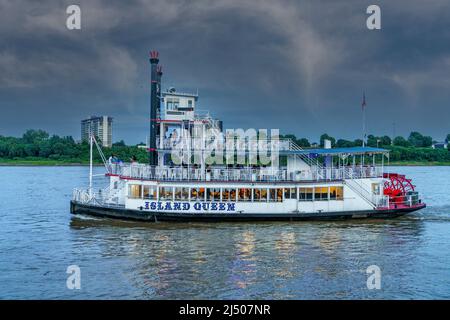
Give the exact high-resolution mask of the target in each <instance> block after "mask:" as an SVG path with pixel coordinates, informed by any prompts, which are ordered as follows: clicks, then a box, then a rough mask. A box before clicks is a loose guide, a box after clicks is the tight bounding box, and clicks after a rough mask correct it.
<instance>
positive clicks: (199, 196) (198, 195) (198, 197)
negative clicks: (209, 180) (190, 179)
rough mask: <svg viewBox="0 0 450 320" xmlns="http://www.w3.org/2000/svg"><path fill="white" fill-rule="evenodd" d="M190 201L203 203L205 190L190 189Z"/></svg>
mask: <svg viewBox="0 0 450 320" xmlns="http://www.w3.org/2000/svg"><path fill="white" fill-rule="evenodd" d="M191 200H193V201H205V188H192V189H191Z"/></svg>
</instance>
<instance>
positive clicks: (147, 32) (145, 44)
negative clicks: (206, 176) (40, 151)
mask: <svg viewBox="0 0 450 320" xmlns="http://www.w3.org/2000/svg"><path fill="white" fill-rule="evenodd" d="M375 3H376V4H378V5H380V7H381V9H382V30H380V31H369V30H368V29H367V28H366V18H367V15H366V13H365V10H366V8H367V6H368V5H370V4H375ZM70 4H73V2H72V1H6V0H0V39H2V40H1V42H0V108H1V112H2V115H1V117H0V134H20V133H21V132H22V131H23V130H25V129H27V128H30V127H34V128H44V129H47V130H49V131H51V132H56V133H58V134H70V135H74V136H75V137H76V138H78V137H79V120H80V119H81V118H83V117H85V116H88V115H90V114H108V115H112V116H113V117H115V134H114V135H115V140H118V139H122V138H124V139H125V140H127V141H128V142H139V141H142V140H144V139H145V135H146V133H147V127H148V126H147V122H146V119H147V118H148V112H149V111H148V108H149V107H148V101H149V96H148V95H149V90H148V84H149V65H148V55H147V53H148V51H149V50H150V49H158V50H159V51H160V58H161V64H162V65H163V68H164V76H163V84H164V86H169V85H173V86H176V87H178V88H180V89H185V90H192V91H196V90H197V89H198V90H199V93H200V103H201V106H200V108H201V109H209V110H210V111H211V112H212V113H213V114H214V115H216V116H218V117H220V118H223V120H224V121H225V125H226V126H227V127H243V128H246V127H257V128H280V129H281V132H284V133H287V132H292V133H295V134H297V135H298V136H306V137H309V138H312V139H314V140H317V136H318V135H319V134H320V133H322V132H325V131H326V132H328V133H329V134H333V135H336V136H339V137H348V138H356V137H358V136H359V135H360V127H361V125H360V118H361V112H360V102H361V95H362V91H363V90H364V91H366V96H367V101H368V107H367V112H368V118H369V120H368V127H369V131H371V132H373V133H376V134H391V132H392V129H391V128H392V122H393V121H395V122H396V123H397V133H399V134H407V133H408V132H409V131H411V130H419V131H422V132H423V133H426V134H431V135H433V136H434V138H435V139H438V140H441V139H442V138H443V136H444V134H446V133H448V132H450V127H449V123H450V115H449V113H448V112H447V109H448V108H447V104H448V102H449V101H450V94H449V92H450V91H449V89H450V80H449V76H448V75H449V71H450V53H449V46H450V45H449V43H450V42H449V40H450V28H449V21H450V10H449V9H450V5H449V3H448V1H444V0H434V1H427V2H424V1H419V0H412V1H396V2H393V1H361V0H354V1H345V2H343V1H342V2H338V1H311V0H310V1H288V0H287V1H273V0H262V1H240V0H224V1H167V0H151V1H144V0H134V1H93V0H89V1H78V3H77V4H79V5H80V6H81V10H82V30H81V31H70V30H67V28H66V26H65V20H66V17H67V16H66V14H65V9H66V7H67V6H68V5H70Z"/></svg>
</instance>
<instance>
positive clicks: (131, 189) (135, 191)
mask: <svg viewBox="0 0 450 320" xmlns="http://www.w3.org/2000/svg"><path fill="white" fill-rule="evenodd" d="M141 192H142V185H140V184H130V185H128V197H129V198H134V199H137V198H141Z"/></svg>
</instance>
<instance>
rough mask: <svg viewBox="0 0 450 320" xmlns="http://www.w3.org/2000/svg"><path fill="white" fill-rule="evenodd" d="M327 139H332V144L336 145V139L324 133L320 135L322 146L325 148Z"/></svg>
mask: <svg viewBox="0 0 450 320" xmlns="http://www.w3.org/2000/svg"><path fill="white" fill-rule="evenodd" d="M325 140H330V141H331V146H332V147H334V146H335V145H336V139H335V138H333V137H331V136H329V135H328V134H326V133H324V134H322V135H321V136H320V146H321V147H322V148H323V147H324V145H325Z"/></svg>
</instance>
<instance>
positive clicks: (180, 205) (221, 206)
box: [144, 201, 236, 211]
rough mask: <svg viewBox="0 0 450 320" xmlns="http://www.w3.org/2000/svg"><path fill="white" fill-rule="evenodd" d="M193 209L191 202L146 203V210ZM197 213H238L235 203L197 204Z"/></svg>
mask: <svg viewBox="0 0 450 320" xmlns="http://www.w3.org/2000/svg"><path fill="white" fill-rule="evenodd" d="M190 208H191V204H190V203H189V202H170V201H167V202H162V201H146V202H145V206H144V209H145V210H161V211H162V210H165V211H187V210H189V209H190ZM192 208H194V210H196V211H208V210H211V211H236V204H235V203H225V202H212V203H210V202H196V203H194V204H193V205H192Z"/></svg>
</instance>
